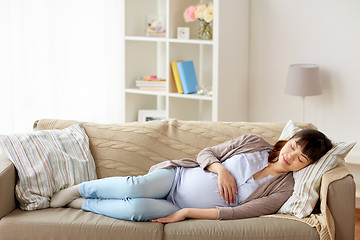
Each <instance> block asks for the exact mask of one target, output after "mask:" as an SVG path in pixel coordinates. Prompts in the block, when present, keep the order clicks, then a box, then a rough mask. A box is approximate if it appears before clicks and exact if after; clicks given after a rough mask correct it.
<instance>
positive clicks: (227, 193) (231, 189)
mask: <svg viewBox="0 0 360 240" xmlns="http://www.w3.org/2000/svg"><path fill="white" fill-rule="evenodd" d="M207 170H209V171H210V172H213V173H217V174H218V185H219V190H220V196H221V198H222V199H224V198H225V202H226V203H227V204H230V205H231V204H233V203H235V201H236V194H237V185H236V181H235V179H234V177H233V176H232V175H231V173H230V172H229V171H228V170H227V168H226V167H224V166H223V165H222V164H221V163H218V162H215V163H212V164H211V165H209V166H208V167H207Z"/></svg>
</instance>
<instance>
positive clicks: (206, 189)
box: [174, 168, 239, 208]
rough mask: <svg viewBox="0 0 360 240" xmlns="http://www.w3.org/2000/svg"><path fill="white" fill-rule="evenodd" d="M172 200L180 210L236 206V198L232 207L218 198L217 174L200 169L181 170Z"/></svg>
mask: <svg viewBox="0 0 360 240" xmlns="http://www.w3.org/2000/svg"><path fill="white" fill-rule="evenodd" d="M174 200H175V202H176V204H177V205H178V206H179V207H180V208H214V207H216V206H218V207H229V206H236V205H238V204H239V203H238V197H236V202H235V203H234V204H232V205H229V204H226V203H225V200H224V199H222V198H221V197H220V191H219V187H218V179H217V174H215V173H211V172H207V171H204V170H202V169H201V168H183V169H182V170H181V173H180V179H179V182H178V184H177V186H176V189H175V192H174Z"/></svg>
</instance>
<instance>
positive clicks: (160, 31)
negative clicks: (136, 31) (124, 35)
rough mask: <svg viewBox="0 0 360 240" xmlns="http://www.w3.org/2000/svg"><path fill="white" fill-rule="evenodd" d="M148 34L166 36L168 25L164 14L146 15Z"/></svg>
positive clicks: (150, 35) (149, 35)
mask: <svg viewBox="0 0 360 240" xmlns="http://www.w3.org/2000/svg"><path fill="white" fill-rule="evenodd" d="M146 36H148V37H165V36H166V25H165V18H164V17H163V16H147V17H146Z"/></svg>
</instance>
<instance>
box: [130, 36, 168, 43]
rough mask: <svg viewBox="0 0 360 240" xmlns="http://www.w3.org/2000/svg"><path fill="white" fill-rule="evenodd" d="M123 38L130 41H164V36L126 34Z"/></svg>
mask: <svg viewBox="0 0 360 240" xmlns="http://www.w3.org/2000/svg"><path fill="white" fill-rule="evenodd" d="M125 40H131V41H148V42H165V41H166V38H165V37H146V36H126V37H125Z"/></svg>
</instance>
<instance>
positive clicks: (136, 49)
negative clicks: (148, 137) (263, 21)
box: [120, 0, 250, 122]
mask: <svg viewBox="0 0 360 240" xmlns="http://www.w3.org/2000/svg"><path fill="white" fill-rule="evenodd" d="M120 2H121V5H122V8H123V9H124V10H123V12H122V13H121V14H120V15H121V16H122V17H121V21H122V25H123V32H122V33H121V46H122V47H123V48H124V49H123V51H122V52H121V54H122V55H121V61H122V63H123V65H121V66H120V67H121V68H122V69H121V73H122V74H121V82H122V87H121V95H122V97H123V102H122V109H123V121H124V122H132V121H136V120H137V119H138V118H137V115H138V111H139V110H142V109H158V110H159V109H160V110H163V111H165V112H166V115H167V117H170V118H177V119H181V120H195V121H196V120H199V121H202V120H204V121H243V120H246V118H247V105H248V104H247V98H248V92H247V89H248V86H247V82H248V81H247V75H248V74H247V73H248V59H249V58H248V48H249V42H248V41H249V16H248V12H249V6H250V1H249V0H243V1H239V0H228V1H220V0H201V1H195V0H121V1H120ZM197 2H201V3H209V2H213V7H214V18H213V24H212V27H213V39H212V40H203V39H199V38H198V30H199V26H200V24H199V21H195V22H185V20H184V15H183V13H184V10H185V9H186V8H187V7H188V6H190V5H194V4H196V3H197ZM149 16H151V17H153V16H158V17H159V18H160V20H164V21H165V27H166V30H167V33H166V35H164V36H159V37H154V36H147V35H146V32H147V24H146V23H147V20H148V17H149ZM234 22H236V23H237V26H236V28H231V29H230V28H229V26H231V25H232V24H234ZM179 27H187V28H189V30H190V32H189V39H178V38H177V29H178V28H179ZM179 60H182V61H193V63H194V68H195V72H196V77H197V82H198V86H199V88H202V89H206V88H209V89H212V90H213V95H212V96H208V95H198V94H179V93H178V92H177V87H176V83H175V80H174V77H173V72H172V68H171V65H170V64H171V62H173V61H179ZM147 75H156V76H159V77H162V78H165V79H166V91H165V90H164V91H150V90H140V89H138V88H136V79H138V77H139V76H147ZM234 103H235V104H236V107H235V108H226V107H224V106H232V105H233V104H234Z"/></svg>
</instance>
